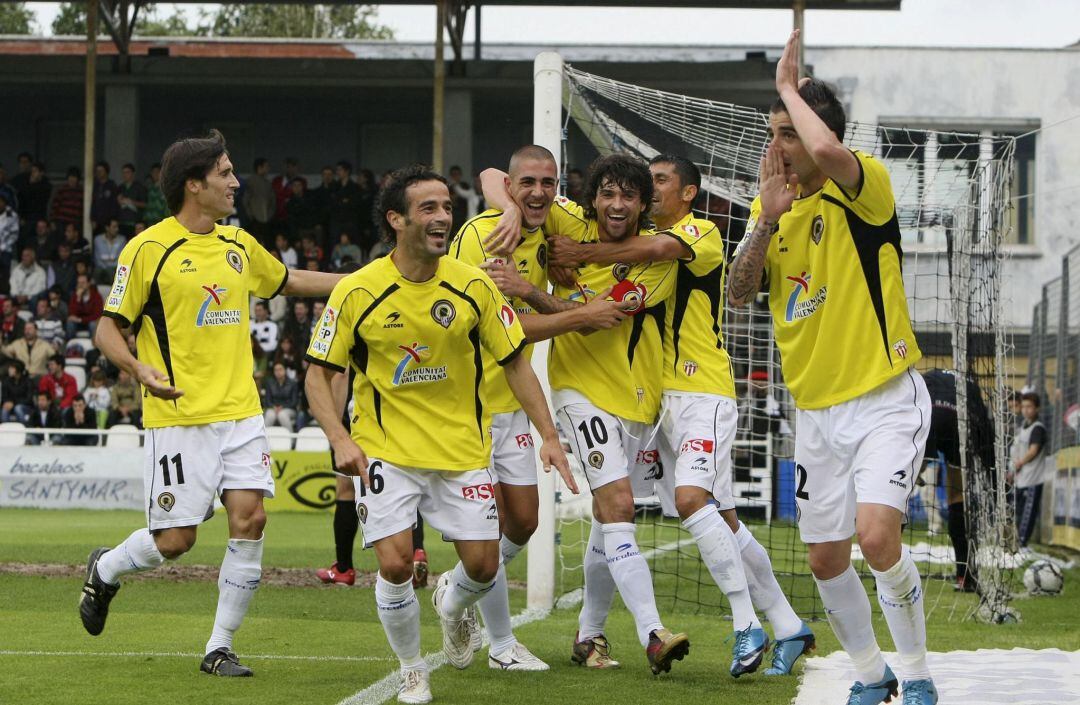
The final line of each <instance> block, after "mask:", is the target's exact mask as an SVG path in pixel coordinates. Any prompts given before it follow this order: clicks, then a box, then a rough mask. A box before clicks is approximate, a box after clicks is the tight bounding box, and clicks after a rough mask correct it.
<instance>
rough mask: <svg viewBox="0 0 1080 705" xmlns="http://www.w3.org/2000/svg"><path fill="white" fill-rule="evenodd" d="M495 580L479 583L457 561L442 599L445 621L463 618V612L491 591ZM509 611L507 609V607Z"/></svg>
mask: <svg viewBox="0 0 1080 705" xmlns="http://www.w3.org/2000/svg"><path fill="white" fill-rule="evenodd" d="M494 585H495V580H494V579H492V580H491V581H490V582H486V583H481V582H479V581H476V580H473V579H472V578H470V577H469V575H468V574H467V573H466V572H465V566H464V565H463V564H462V563H461V562H460V561H459V562H458V564H457V565H456V566H454V573H453V575H452V576H451V577H450V589H449V590H447V591H446V594H445V595H443V599H442V613H443V616H444V617H446V618H447V619H461V618H462V617H463V616H465V610H466V609H467V608H469V607H472V606H473V605H474V604H476V602H477V600H479V599H480V598H481V597H483V596H484V593H486V592H488V591H489V590H491V588H492V587H494ZM507 610H509V607H507Z"/></svg>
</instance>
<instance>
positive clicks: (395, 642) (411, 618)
mask: <svg viewBox="0 0 1080 705" xmlns="http://www.w3.org/2000/svg"><path fill="white" fill-rule="evenodd" d="M375 607H376V608H377V609H378V610H379V621H380V622H382V626H383V631H384V632H385V633H386V640H387V641H388V642H390V648H391V649H393V650H394V653H395V654H396V655H397V657H398V661H400V662H401V670H402V671H405V670H407V669H416V668H420V669H425V670H426V668H427V664H425V663H424V659H422V658H420V603H419V602H418V601H417V599H416V593H415V592H413V586H412V579H411V578H410V579H409V580H406V581H405V582H403V583H402V584H400V585H395V584H394V583H392V582H390V581H389V580H387V579H386V578H384V577H383V576H382V573H379V574H378V575H377V576H376V578H375Z"/></svg>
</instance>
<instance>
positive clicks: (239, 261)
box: [225, 250, 244, 274]
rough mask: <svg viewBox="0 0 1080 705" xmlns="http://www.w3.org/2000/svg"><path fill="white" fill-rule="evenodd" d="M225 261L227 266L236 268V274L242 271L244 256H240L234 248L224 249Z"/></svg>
mask: <svg viewBox="0 0 1080 705" xmlns="http://www.w3.org/2000/svg"><path fill="white" fill-rule="evenodd" d="M225 261H226V262H228V263H229V266H230V267H232V268H233V269H235V270H236V273H237V274H243V273H244V258H243V257H241V256H240V253H239V252H237V251H236V250H226V251H225Z"/></svg>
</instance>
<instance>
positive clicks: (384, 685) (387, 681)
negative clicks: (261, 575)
mask: <svg viewBox="0 0 1080 705" xmlns="http://www.w3.org/2000/svg"><path fill="white" fill-rule="evenodd" d="M681 544H682V541H672V542H671V543H666V544H664V545H663V546H657V547H656V548H652V549H649V550H648V551H644V552H643V553H642V554H641V555H642V556H644V557H645V558H652V557H653V556H654V555H656V554H657V553H662V552H664V551H670V550H671V549H673V548H678V547H679V546H680V545H681ZM582 594H583V593H582V590H581V588H578V589H576V590H572V591H570V592H569V593H567V594H566V595H563V596H562V597H561V598H559V600H557V601H556V607H557V608H559V609H562V608H566V607H573V606H574V605H576V604H578V603H579V602H581V598H582ZM549 614H551V611H550V610H541V609H528V610H525V611H524V612H520V613H518V614H516V615H514V617H513V618H512V619H511V620H510V626H512V627H513V628H514V629H517V628H518V627H520V626H522V625H525V624H529V623H531V622H536V621H539V620H541V619H544V618H545V617H547V616H548V615H549ZM487 644H488V637H487V632H484V646H487ZM424 661H426V662H427V665H428V672H429V673H430V672H432V671H435V670H437V669H438V668H441V667H442V666H444V665H446V655H445V654H444V653H443V652H442V651H441V650H440V651H433V652H431V653H429V654H427V655H425V656H424ZM400 683H401V674H400V672H399V671H398V670H396V669H395V670H393V671H391V672H390V673H388V674H386V676H385V677H384V678H383V679H382V680H380V681H377V682H375V683H372V684H371V685H369V686H368V687H366V688H364V689H363V690H361V691H360V692H358V693H354V694H353V695H350V696H349V697H347V698H345V699H344V700H342V701H341V702H340V703H338V705H381V703H384V702H386V701H387V700H389V699H390V698H392V697H393V696H394V695H396V694H397V691H398V686H399V685H400Z"/></svg>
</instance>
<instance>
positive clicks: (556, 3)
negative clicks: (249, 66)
mask: <svg viewBox="0 0 1080 705" xmlns="http://www.w3.org/2000/svg"><path fill="white" fill-rule="evenodd" d="M179 2H181V3H201V2H203V0H179ZM900 2H901V0H805V3H806V9H807V10H899V9H900ZM239 4H243V5H268V4H296V0H247V1H246V2H245V0H239ZM327 4H330V5H355V4H365V5H432V4H434V3H433V2H418V1H417V0H378V1H377V2H370V1H369V0H329V2H328V3H327ZM472 4H473V5H487V6H489V7H491V6H495V5H500V6H504V7H507V6H517V7H585V6H590V7H697V8H702V9H706V8H708V9H721V8H743V9H748V10H790V9H791V8H792V5H794V4H795V3H794V1H793V0H633V1H632V2H629V1H628V0H476V1H475V2H473V3H472Z"/></svg>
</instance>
